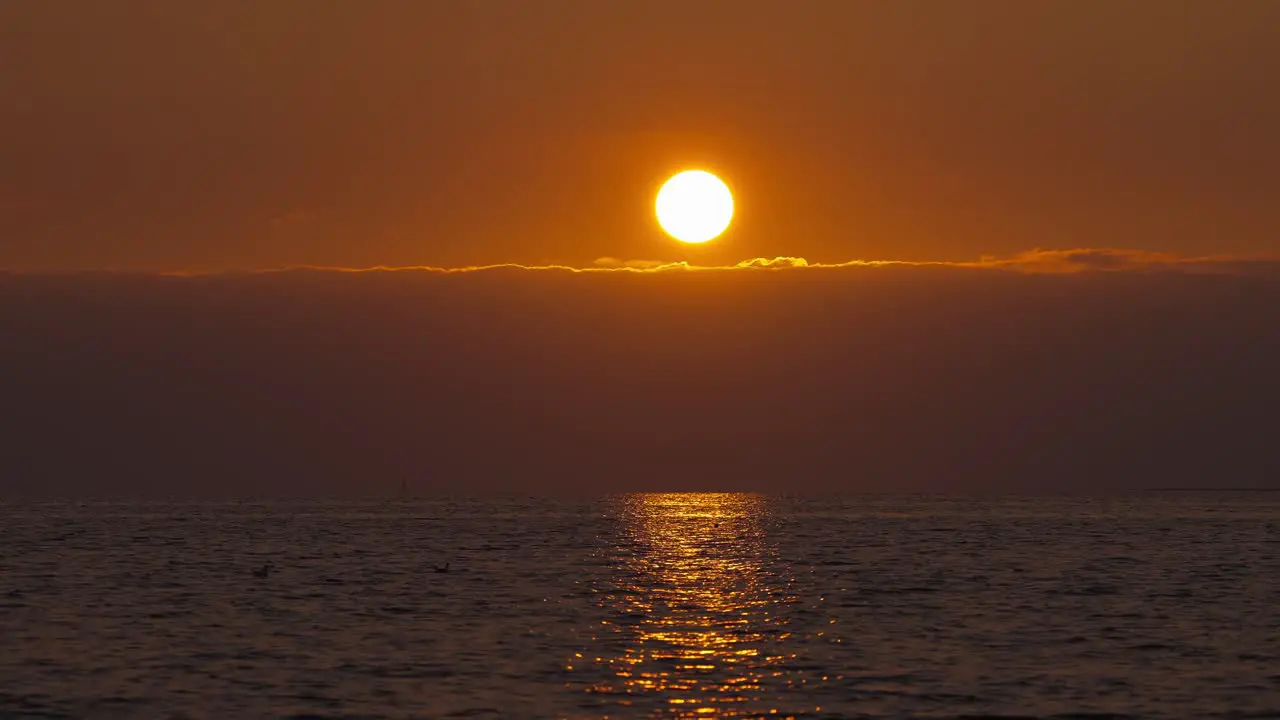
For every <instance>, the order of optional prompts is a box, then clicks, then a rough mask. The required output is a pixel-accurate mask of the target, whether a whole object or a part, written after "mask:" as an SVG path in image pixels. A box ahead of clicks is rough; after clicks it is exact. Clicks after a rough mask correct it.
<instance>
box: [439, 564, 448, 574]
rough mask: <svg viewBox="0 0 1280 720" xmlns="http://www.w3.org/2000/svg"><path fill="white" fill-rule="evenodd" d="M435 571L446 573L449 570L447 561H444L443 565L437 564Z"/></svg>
mask: <svg viewBox="0 0 1280 720" xmlns="http://www.w3.org/2000/svg"><path fill="white" fill-rule="evenodd" d="M436 572H438V573H447V572H449V563H445V564H444V565H443V566H441V565H437V566H436Z"/></svg>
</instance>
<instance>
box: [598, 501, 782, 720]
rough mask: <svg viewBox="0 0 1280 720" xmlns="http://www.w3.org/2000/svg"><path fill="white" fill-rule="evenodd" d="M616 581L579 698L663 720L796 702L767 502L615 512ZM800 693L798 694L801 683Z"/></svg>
mask: <svg viewBox="0 0 1280 720" xmlns="http://www.w3.org/2000/svg"><path fill="white" fill-rule="evenodd" d="M622 502H623V508H622V512H621V513H620V515H621V520H622V523H623V527H622V528H621V533H620V543H619V545H620V546H619V547H616V548H614V550H613V551H614V552H615V553H616V555H615V556H614V557H613V558H612V564H613V565H614V567H615V572H614V573H613V575H612V578H611V582H610V583H609V584H608V586H607V587H602V588H599V589H598V590H599V595H598V596H597V600H598V603H599V604H600V605H601V606H602V607H604V608H605V609H607V610H609V611H611V612H610V613H609V619H606V620H604V621H603V623H602V627H601V629H600V635H601V637H599V640H600V643H599V647H601V648H605V647H607V648H610V649H611V650H612V652H609V653H603V654H602V656H601V657H589V658H585V659H583V660H578V662H580V663H582V662H595V663H598V664H599V665H602V666H603V667H601V668H600V669H602V670H606V673H605V674H604V675H602V676H601V677H603V678H604V679H602V680H600V681H599V682H597V683H595V684H594V685H593V686H592V687H590V688H589V689H588V692H591V693H597V694H608V695H610V696H612V697H614V698H616V701H615V702H616V704H618V705H621V706H631V707H633V709H637V710H638V709H640V708H639V707H636V706H641V705H642V706H644V707H647V708H649V709H651V710H654V711H657V712H658V713H659V714H662V715H665V716H669V717H717V718H725V717H740V716H743V715H747V714H750V715H752V716H758V715H761V714H768V713H769V709H766V708H765V707H763V706H762V705H761V703H762V702H763V701H765V700H766V698H768V697H769V696H770V695H772V694H773V693H774V692H777V691H785V690H787V689H791V690H793V691H794V689H795V686H794V685H793V684H792V683H794V682H796V680H795V679H793V678H789V677H788V675H789V673H788V672H786V669H785V668H786V665H787V664H788V663H789V662H791V661H792V660H794V658H792V657H790V656H788V655H787V654H786V653H785V652H784V651H783V650H782V648H783V647H784V646H785V642H784V641H785V640H786V639H787V637H788V632H787V628H786V622H785V620H784V619H783V618H782V617H780V616H779V614H778V612H777V611H778V609H779V608H780V607H782V606H784V605H786V604H788V603H791V602H794V597H793V595H792V592H791V578H790V577H789V576H788V575H787V574H786V572H785V568H784V566H783V564H782V563H780V562H779V561H778V558H777V556H776V553H775V551H774V549H773V547H772V546H771V544H770V543H769V541H768V536H767V534H766V529H767V528H766V521H767V520H768V510H769V509H768V500H767V499H766V498H764V497H762V496H758V495H749V494H739V493H732V494H727V493H726V494H713V493H696V494H695V493H689V494H685V493H680V494H644V495H630V496H626V497H625V498H624V499H623V500H622ZM800 682H803V681H802V680H801V681H800Z"/></svg>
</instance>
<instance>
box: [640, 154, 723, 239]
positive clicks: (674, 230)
mask: <svg viewBox="0 0 1280 720" xmlns="http://www.w3.org/2000/svg"><path fill="white" fill-rule="evenodd" d="M655 209H656V210H657V213H658V224H659V225H661V226H662V229H663V230H666V231H667V234H669V235H671V237H674V238H675V239H677V240H681V241H683V242H687V243H704V242H706V241H708V240H712V239H714V238H715V237H717V236H719V235H720V233H722V232H724V231H725V228H727V227H729V221H730V220H732V219H733V194H732V193H730V192H729V187H728V186H727V185H725V184H724V182H722V181H721V180H720V178H718V177H716V176H715V175H712V174H711V173H709V172H706V171H704V170H687V171H685V172H682V173H680V174H678V175H676V176H674V177H672V178H671V179H670V180H668V181H667V182H666V184H665V185H663V186H662V189H661V190H659V191H658V201H657V202H656V203H655Z"/></svg>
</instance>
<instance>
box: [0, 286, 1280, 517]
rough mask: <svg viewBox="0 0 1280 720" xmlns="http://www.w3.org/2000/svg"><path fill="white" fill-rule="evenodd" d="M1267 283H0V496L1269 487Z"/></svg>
mask: <svg viewBox="0 0 1280 720" xmlns="http://www.w3.org/2000/svg"><path fill="white" fill-rule="evenodd" d="M1277 310H1280V282H1277V281H1276V280H1275V279H1274V278H1273V277H1248V276H1226V275H1218V276H1203V275H1186V274H1175V273H1161V272H1156V273H1144V272H1120V273H1084V274H1078V275H1022V274H1015V273H1005V272H996V271H979V270H961V269H955V268H912V267H902V268H842V269H834V270H819V269H796V270H784V271H740V272H737V271H729V272H676V273H656V274H628V273H602V274H573V273H567V272H534V271H525V270H509V271H503V270H498V271H489V272H483V273H468V274H460V275H442V274H436V273H429V272H412V271H405V272H396V273H390V272H374V273H339V272H311V271H309V272H285V273H274V274H264V275H247V276H215V277H194V278H176V277H159V276H155V277H146V276H112V275H89V276H47V277H36V276H21V275H14V276H8V277H4V278H0V329H2V330H3V336H4V345H3V351H0V392H2V393H3V396H4V398H5V407H6V410H7V413H6V414H7V415H8V416H9V418H10V421H9V422H7V423H6V425H7V430H6V433H5V434H4V435H3V437H2V439H0V491H3V492H4V493H5V494H47V493H53V494H70V495H102V494H108V495H109V494H117V493H127V494H134V493H143V494H165V495H179V496H184V495H191V496H208V495H245V494H325V495H363V494H388V493H394V492H396V491H397V490H398V488H399V487H400V484H401V482H402V481H404V482H406V483H407V484H408V485H409V487H410V488H411V489H412V491H413V492H418V493H432V492H464V491H465V492H484V491H515V492H533V493H539V492H563V491H588V492H612V491H625V490H644V489H661V490H684V489H690V490H696V489H728V490H765V491H778V490H787V491H792V490H794V491H850V492H856V491H882V490H891V491H956V492H963V491H973V490H1016V491H1031V492H1038V491H1055V492H1059V491H1100V490H1109V489H1128V488H1144V487H1170V486H1204V487H1262V486H1270V487H1276V486H1277V485H1278V484H1280V479H1278V478H1280V472H1278V471H1280V449H1276V447H1275V446H1274V442H1273V440H1274V435H1275V430H1276V427H1277V423H1276V420H1275V408H1276V407H1278V406H1280V402H1278V401H1280V384H1278V383H1276V382H1275V380H1274V377H1275V369H1276V368H1277V367H1280V326H1278V325H1277V322H1276V318H1277V317H1280V313H1278V312H1277Z"/></svg>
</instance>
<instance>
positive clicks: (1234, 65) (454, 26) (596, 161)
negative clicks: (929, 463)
mask: <svg viewBox="0 0 1280 720" xmlns="http://www.w3.org/2000/svg"><path fill="white" fill-rule="evenodd" d="M1277 67H1280V3H1276V2H1274V1H1273V0H1231V1H1230V2H1213V1H1212V0H1203V1H1194V0H1161V2H1123V3H1117V2H1110V1H1102V0H1099V1H1096V2H1090V1H1067V0H1041V1H1039V2H1034V3H1028V2H1020V1H1017V0H984V1H978V0H975V1H973V2H965V3H938V2H927V1H923V0H921V1H910V0H901V1H898V2H893V3H888V2H873V1H871V0H866V1H858V0H847V1H845V2H833V1H830V2H829V1H816V0H815V1H812V2H767V1H765V0H723V1H721V0H699V2H695V3H690V2H678V1H676V0H647V1H646V2H630V1H624V0H615V1H613V2H596V1H593V0H575V1H570V0H536V1H533V0H531V1H529V2H516V1H514V0H491V1H489V2H429V1H424V0H366V1H364V2H346V1H338V0H274V1H273V2H270V3H261V2H251V1H249V0H216V1H215V0H209V1H204V0H135V1H133V2H129V3H101V4H95V3H89V4H70V3H50V2H45V1H43V0H9V1H8V2H5V3H2V4H0V87H3V88H4V89H5V90H4V92H3V93H2V94H0V118H3V120H2V123H3V132H0V267H4V268H14V269H33V268H45V269H52V268H71V267H92V268H124V269H142V270H166V269H175V268H188V269H194V270H216V269H222V268H262V267H274V266H280V265H296V264H307V265H338V266H357V267H359V266H370V265H386V266H397V265H419V264H426V265H434V266H462V265H475V264H489V263H505V262H511V263H524V264H547V263H563V264H568V265H573V266H579V267H582V266H590V265H591V264H592V263H593V261H594V260H595V259H597V258H600V257H613V258H620V259H623V260H628V259H643V260H682V259H683V260H690V261H693V262H698V263H707V264H732V263H735V262H737V261H739V260H742V259H745V258H752V257H757V256H764V257H773V256H776V255H787V256H800V257H805V258H807V259H808V260H809V261H810V262H841V261H846V260H850V259H855V258H867V259H904V260H967V259H975V258H977V257H979V256H982V255H1000V256H1009V255H1014V254H1016V253H1018V252H1020V251H1023V250H1027V249H1030V248H1034V247H1042V248H1076V247H1124V248H1135V249H1140V250H1149V251H1170V252H1177V253H1182V254H1188V255H1223V254H1227V255H1231V254H1268V253H1270V254H1274V253H1276V252H1280V233H1278V232H1277V230H1278V229H1280V203H1276V202H1275V198H1276V197H1280V169H1278V168H1280V135H1277V133H1276V132H1275V128H1276V127H1280V95H1277V94H1276V93H1275V92H1274V69H1275V68H1277ZM688 166H702V167H707V168H710V169H713V170H717V171H719V172H721V173H722V174H723V176H724V177H725V178H726V180H728V181H729V182H730V183H731V185H732V186H733V187H734V189H735V191H736V193H737V196H738V209H739V213H738V216H737V222H736V224H735V226H734V228H733V229H732V230H731V231H730V233H729V234H728V235H726V236H725V237H724V238H723V239H722V240H720V241H717V242H715V243H712V244H710V245H708V246H707V247H703V248H688V247H684V246H677V245H675V244H674V243H672V242H671V241H669V240H667V239H666V238H665V237H664V236H662V235H661V233H660V231H659V229H658V228H657V226H656V224H655V223H654V222H653V221H652V218H651V200H652V194H653V192H654V191H655V190H656V188H657V185H658V184H659V183H660V182H661V180H662V179H663V177H665V176H666V175H667V174H669V173H671V172H673V171H675V170H678V169H681V168H684V167H688Z"/></svg>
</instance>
